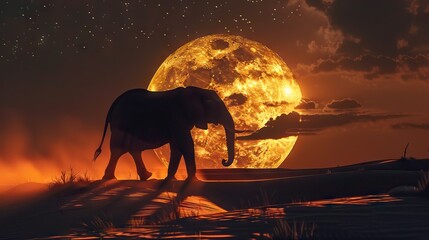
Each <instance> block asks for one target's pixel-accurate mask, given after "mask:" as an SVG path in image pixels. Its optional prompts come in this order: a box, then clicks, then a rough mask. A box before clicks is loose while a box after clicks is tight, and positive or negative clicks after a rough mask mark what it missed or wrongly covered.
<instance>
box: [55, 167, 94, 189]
mask: <svg viewBox="0 0 429 240" xmlns="http://www.w3.org/2000/svg"><path fill="white" fill-rule="evenodd" d="M89 182H91V178H90V177H89V175H88V172H87V171H85V172H84V173H83V174H81V175H80V174H78V173H77V172H76V171H75V170H74V169H73V168H72V167H70V169H69V171H66V170H62V171H61V173H60V175H59V176H57V177H54V178H52V182H51V183H50V187H51V188H55V187H59V186H63V185H69V184H73V183H89Z"/></svg>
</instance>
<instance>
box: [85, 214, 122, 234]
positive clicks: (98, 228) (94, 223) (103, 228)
mask: <svg viewBox="0 0 429 240" xmlns="http://www.w3.org/2000/svg"><path fill="white" fill-rule="evenodd" d="M82 225H83V226H84V227H85V228H86V229H87V230H88V231H90V232H96V233H99V234H100V233H106V232H107V231H109V230H112V229H114V228H115V226H114V224H113V221H112V220H111V217H107V216H95V217H94V218H93V219H92V220H91V221H89V222H88V223H82Z"/></svg>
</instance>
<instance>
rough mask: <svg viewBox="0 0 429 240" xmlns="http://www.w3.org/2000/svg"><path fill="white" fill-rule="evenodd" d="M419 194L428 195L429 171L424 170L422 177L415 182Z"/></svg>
mask: <svg viewBox="0 0 429 240" xmlns="http://www.w3.org/2000/svg"><path fill="white" fill-rule="evenodd" d="M417 189H418V192H419V194H421V195H423V196H429V171H428V172H424V173H423V176H422V178H421V179H420V181H419V182H418V184H417Z"/></svg>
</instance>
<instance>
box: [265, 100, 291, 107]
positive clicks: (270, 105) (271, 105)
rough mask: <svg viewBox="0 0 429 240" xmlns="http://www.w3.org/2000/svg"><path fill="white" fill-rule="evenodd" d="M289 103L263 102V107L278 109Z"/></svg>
mask: <svg viewBox="0 0 429 240" xmlns="http://www.w3.org/2000/svg"><path fill="white" fill-rule="evenodd" d="M288 104H289V103H288V102H287V101H280V102H264V105H265V106H267V107H278V106H282V105H288Z"/></svg>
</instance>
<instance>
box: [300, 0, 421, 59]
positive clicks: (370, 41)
mask: <svg viewBox="0 0 429 240" xmlns="http://www.w3.org/2000/svg"><path fill="white" fill-rule="evenodd" d="M307 3H308V4H309V5H310V6H313V7H316V8H317V9H319V10H321V11H324V12H325V13H326V15H327V16H328V18H329V20H330V23H331V25H332V26H333V27H334V28H337V29H340V30H341V31H342V32H343V34H344V35H345V36H346V37H347V36H349V37H350V38H349V39H350V40H347V38H346V39H345V42H352V43H356V42H357V41H356V39H357V40H358V44H354V45H353V46H354V47H355V48H358V49H359V52H365V51H370V52H372V53H375V54H382V55H386V56H392V55H395V54H397V53H398V49H397V41H398V40H399V39H400V38H403V37H404V36H406V35H407V34H408V32H409V28H410V26H411V24H412V14H411V13H410V11H409V10H408V8H409V6H410V5H409V2H408V1H402V0H378V1H373V0H349V1H333V2H332V4H330V3H327V1H314V0H313V1H307ZM349 47H350V46H349ZM347 50H348V49H347V48H342V46H341V47H340V49H339V51H340V52H341V51H343V52H346V51H347ZM347 53H348V51H347Z"/></svg>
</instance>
